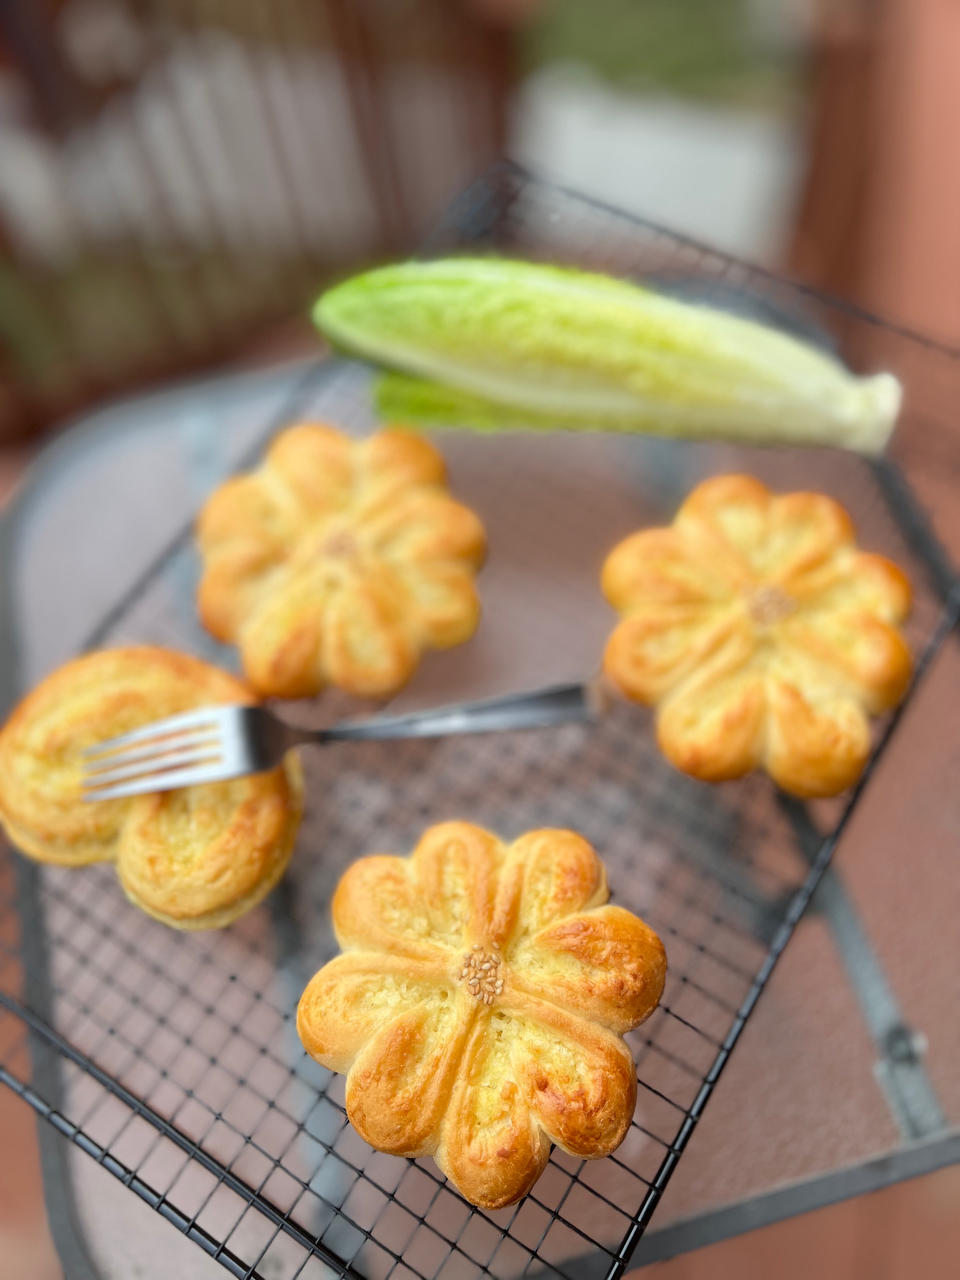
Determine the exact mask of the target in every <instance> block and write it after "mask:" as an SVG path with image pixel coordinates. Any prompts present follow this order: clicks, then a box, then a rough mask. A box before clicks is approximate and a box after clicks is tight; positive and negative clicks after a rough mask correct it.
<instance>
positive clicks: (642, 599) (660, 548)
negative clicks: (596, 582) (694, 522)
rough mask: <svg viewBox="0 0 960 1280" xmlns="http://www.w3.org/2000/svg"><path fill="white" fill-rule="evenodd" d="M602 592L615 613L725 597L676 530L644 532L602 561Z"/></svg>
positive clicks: (621, 544) (692, 549)
mask: <svg viewBox="0 0 960 1280" xmlns="http://www.w3.org/2000/svg"><path fill="white" fill-rule="evenodd" d="M601 586H602V588H603V594H604V595H605V596H606V598H607V599H608V600H609V601H610V603H611V604H612V605H613V607H614V608H615V609H620V610H624V611H627V610H631V609H641V608H644V609H645V608H648V607H653V608H659V607H667V606H668V607H674V608H682V607H688V608H689V607H691V606H698V605H699V606H702V605H705V604H708V603H711V602H715V601H717V600H718V599H722V598H723V596H724V594H725V591H724V583H723V582H722V581H720V580H718V578H717V576H716V575H715V574H712V573H711V572H710V568H709V566H707V565H705V564H704V563H703V560H702V558H701V557H700V556H699V555H698V554H697V551H696V548H695V546H694V545H693V544H692V543H691V542H689V541H688V540H687V539H686V538H684V536H683V535H682V534H681V533H680V532H679V531H678V530H676V529H643V530H641V531H640V532H639V533H634V534H632V535H631V536H630V537H629V538H625V539H624V540H623V542H620V543H618V544H617V546H615V547H614V549H613V550H612V551H611V552H610V554H609V555H608V556H607V558H606V560H605V561H604V565H603V571H602V575H601Z"/></svg>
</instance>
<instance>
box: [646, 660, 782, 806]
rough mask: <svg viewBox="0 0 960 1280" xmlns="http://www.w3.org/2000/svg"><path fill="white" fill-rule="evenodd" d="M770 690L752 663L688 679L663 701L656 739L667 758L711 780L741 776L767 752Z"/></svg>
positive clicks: (679, 766) (684, 768)
mask: <svg viewBox="0 0 960 1280" xmlns="http://www.w3.org/2000/svg"><path fill="white" fill-rule="evenodd" d="M765 728H766V693H765V688H764V678H763V675H762V674H761V672H759V671H758V670H755V669H752V668H746V669H744V670H741V671H734V672H732V673H730V674H727V675H721V676H719V677H717V678H716V679H712V680H704V679H696V680H691V681H688V682H687V683H686V684H685V685H683V686H682V687H681V688H680V690H679V691H678V692H677V693H676V694H674V695H673V696H671V697H670V698H668V699H667V701H666V702H664V703H662V704H661V706H660V709H659V711H658V714H657V741H658V742H659V744H660V747H661V750H662V751H663V753H664V755H665V756H666V757H667V759H668V760H669V761H670V762H671V763H672V764H674V765H675V766H676V767H677V768H678V769H681V770H682V771H683V772H684V773H689V774H692V775H693V776H694V777H695V778H702V779H704V781H706V782H722V781H724V780H726V779H729V778H740V777H742V776H743V775H744V774H745V773H749V772H750V770H751V769H754V768H756V766H757V765H758V764H759V763H760V761H761V759H762V757H763V750H764V734H765Z"/></svg>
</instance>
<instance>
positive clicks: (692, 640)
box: [603, 605, 743, 704]
mask: <svg viewBox="0 0 960 1280" xmlns="http://www.w3.org/2000/svg"><path fill="white" fill-rule="evenodd" d="M738 625H740V626H742V625H743V624H742V618H740V617H739V615H738V614H736V613H735V612H734V611H733V610H726V611H725V612H722V613H719V614H718V613H717V612H716V611H708V607H707V606H702V605H701V606H693V607H690V606H676V605H665V606H663V607H661V608H658V609H654V608H650V609H647V610H644V611H643V612H642V613H635V614H628V616H627V617H626V618H624V619H623V621H622V622H621V623H620V624H619V625H618V626H617V627H615V628H614V630H613V632H612V634H611V636H610V639H609V640H608V641H607V647H606V650H605V652H604V655H603V670H604V673H605V674H606V675H607V676H608V677H609V678H610V679H611V680H612V681H613V683H614V684H615V685H616V686H617V688H618V689H619V690H620V691H621V693H623V694H625V695H626V697H628V698H630V699H631V700H632V701H634V702H643V703H647V704H650V703H655V702H659V701H660V699H661V698H663V697H665V695H666V694H668V693H669V692H670V690H671V689H674V688H676V686H677V685H678V684H679V683H680V682H681V681H682V680H683V679H684V678H685V677H686V676H687V675H689V674H690V672H691V671H694V670H695V669H696V668H697V667H699V666H700V665H701V664H703V663H705V662H708V661H709V660H711V659H712V658H713V657H715V656H716V655H717V653H718V652H719V651H720V650H721V649H722V648H723V647H724V646H725V645H726V644H727V643H728V641H729V640H730V638H731V636H732V635H733V632H734V630H735V629H736V627H737V626H738Z"/></svg>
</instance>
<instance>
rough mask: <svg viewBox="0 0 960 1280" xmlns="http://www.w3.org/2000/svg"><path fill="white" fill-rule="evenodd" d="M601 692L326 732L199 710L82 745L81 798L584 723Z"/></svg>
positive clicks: (565, 690) (417, 714)
mask: <svg viewBox="0 0 960 1280" xmlns="http://www.w3.org/2000/svg"><path fill="white" fill-rule="evenodd" d="M601 696H602V695H601V694H600V692H599V690H598V688H597V687H595V686H594V685H592V684H568V685H555V686H552V687H551V688H548V689H540V690H537V691H536V692H534V693H521V694H510V695H508V696H506V697H499V698H487V699H484V700H482V701H480V702H461V703H458V704H456V705H454V706H450V707H439V708H437V709H435V710H431V711H413V712H410V713H409V714H407V715H400V716H381V717H378V718H374V719H371V720H356V721H347V722H346V723H344V724H335V725H331V726H330V727H329V728H326V729H302V728H298V727H297V726H296V725H291V724H287V723H286V721H284V720H281V719H280V718H279V717H278V716H276V715H274V713H273V712H272V711H269V710H267V708H266V707H258V706H252V707H251V706H215V707H202V708H200V709H198V710H196V711H186V712H184V713H183V714H182V715H176V716H170V717H169V718H168V719H166V720H156V721H154V722H153V723H152V724H147V725H144V726H143V728H142V729H134V730H133V731H132V732H131V733H124V734H121V735H120V736H119V737H116V738H110V739H108V740H107V741H106V742H99V743H96V744H95V745H94V746H92V747H89V748H87V750H86V751H85V752H84V753H83V768H84V773H83V780H82V786H83V798H84V800H116V799H119V798H120V797H121V796H135V795H142V794H144V793H147V792H151V791H172V790H173V789H174V788H176V787H192V786H197V785H198V784H200V783H203V782H224V781H225V780H226V779H227V778H239V777H242V776H243V775H244V774H248V773H260V772H261V771H262V770H264V769H272V768H274V767H275V766H276V765H278V764H279V763H280V761H281V760H282V759H283V757H284V755H286V753H287V752H288V751H289V750H290V749H291V747H299V746H309V745H314V744H316V745H323V744H324V743H330V742H347V741H353V740H358V739H364V738H366V739H372V740H374V741H382V740H384V739H388V738H440V737H445V736H447V735H448V734H460V733H491V732H496V731H503V730H507V729H538V728H544V727H546V726H548V725H553V724H567V723H572V722H577V721H585V720H590V719H592V718H593V717H594V715H595V714H596V712H597V711H598V710H599V708H600V702H601Z"/></svg>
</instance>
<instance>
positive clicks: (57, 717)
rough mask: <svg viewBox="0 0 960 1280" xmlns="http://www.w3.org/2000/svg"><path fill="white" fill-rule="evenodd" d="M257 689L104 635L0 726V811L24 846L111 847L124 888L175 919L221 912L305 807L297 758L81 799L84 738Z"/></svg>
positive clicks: (262, 888) (264, 887)
mask: <svg viewBox="0 0 960 1280" xmlns="http://www.w3.org/2000/svg"><path fill="white" fill-rule="evenodd" d="M253 700H254V699H253V697H252V695H251V693H250V690H249V689H248V687H247V686H246V685H244V684H243V683H241V682H240V681H239V680H236V679H235V678H234V677H233V676H230V675H227V674H226V673H225V672H223V671H218V670H217V669H216V668H215V667H211V666H209V665H208V664H207V663H205V662H200V661H198V660H197V659H196V658H191V657H189V656H187V655H186V654H181V653H173V652H171V651H169V650H166V649H156V648H147V647H141V648H128V649H108V650H102V651H100V652H97V653H90V654H86V655H84V656H83V657H80V658H76V659H74V660H73V661H72V662H68V663H67V664H66V665H65V666H62V667H60V668H59V669H58V670H56V671H54V672H53V673H52V674H51V675H49V676H47V678H46V679H45V680H43V681H42V682H41V683H40V684H39V685H38V686H37V687H36V688H35V689H34V690H33V692H32V693H30V694H28V695H27V697H26V698H24V699H23V701H22V702H21V703H20V705H19V706H18V707H17V708H16V710H15V711H14V712H13V714H12V715H11V717H10V719H9V720H8V721H7V724H6V725H5V726H4V728H3V731H2V732H0V822H2V824H3V827H4V828H5V830H6V832H7V834H8V835H9V836H10V839H11V840H12V841H13V842H14V844H16V845H17V846H18V847H19V848H20V849H22V850H23V852H24V853H27V854H29V855H30V856H31V857H33V858H37V859H38V860H40V861H43V862H55V863H60V864H61V865H64V866H80V865H82V864H84V863H90V862H101V861H109V862H114V863H116V867H117V875H118V877H119V879H120V883H121V885H122V886H123V890H124V892H125V893H126V894H127V896H128V897H129V898H130V900H131V901H132V902H134V903H136V905H137V906H138V907H140V908H142V910H144V911H146V912H147V913H148V914H149V915H151V916H154V917H155V918H156V919H158V920H162V921H163V922H164V923H165V924H169V925H173V926H174V927H176V928H179V929H213V928H220V927H222V926H223V925H226V924H229V923H230V922H231V921H232V920H235V919H236V918H237V917H238V916H240V915H243V913H244V912H245V911H248V910H249V909H250V908H251V907H252V906H254V905H255V904H256V903H257V902H259V901H260V899H261V898H263V897H264V896H265V895H266V894H267V893H268V892H269V891H270V889H271V888H273V886H274V885H275V884H276V882H277V880H279V878H280V876H281V875H282V874H283V871H284V869H285V867H286V865H287V862H288V861H289V858H290V854H291V853H292V851H293V844H294V839H295V837H296V833H297V828H298V826H299V822H300V813H301V809H302V783H301V778H300V771H299V766H298V765H297V763H296V761H295V760H294V759H293V758H292V757H290V758H288V762H287V764H286V765H285V766H284V767H283V768H281V769H275V770H273V771H272V772H270V773H262V774H256V775H254V776H252V777H248V778H236V779H234V780H232V781H230V782H218V783H212V784H209V785H206V786H202V787H185V788H182V789H181V790H179V791H166V792H159V793H157V794H154V795H145V796H136V797H132V798H130V799H124V800H105V801H103V802H102V803H99V804H87V803H85V802H84V801H83V800H82V798H81V795H80V778H81V754H80V753H81V752H82V751H83V749H84V748H85V747H88V746H90V745H92V744H94V743H96V742H100V741H103V740H104V739H106V738H110V737H113V736H115V735H117V734H120V733H124V732H127V731H129V730H131V729H134V728H137V727H138V726H140V725H143V724H147V723H149V722H150V721H151V720H157V719H161V718H162V717H164V716H168V715H175V714H177V713H178V712H180V711H186V710H189V709H190V708H191V707H196V706H205V705H211V704H217V703H248V702H252V701H253Z"/></svg>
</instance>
